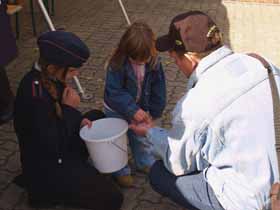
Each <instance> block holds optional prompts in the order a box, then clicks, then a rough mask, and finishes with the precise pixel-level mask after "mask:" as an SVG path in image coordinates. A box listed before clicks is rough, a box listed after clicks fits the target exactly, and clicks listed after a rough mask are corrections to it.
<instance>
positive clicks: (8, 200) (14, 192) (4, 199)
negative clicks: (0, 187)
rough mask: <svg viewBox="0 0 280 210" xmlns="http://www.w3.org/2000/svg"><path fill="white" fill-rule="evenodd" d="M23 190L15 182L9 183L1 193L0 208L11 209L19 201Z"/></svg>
mask: <svg viewBox="0 0 280 210" xmlns="http://www.w3.org/2000/svg"><path fill="white" fill-rule="evenodd" d="M23 192H24V191H23V190H22V189H21V188H19V187H17V186H16V185H15V184H11V185H10V186H9V188H8V189H6V190H5V191H4V192H3V193H1V197H0V208H2V209H5V210H12V209H13V208H14V207H15V206H16V205H17V203H18V202H19V201H20V198H21V195H22V193H23Z"/></svg>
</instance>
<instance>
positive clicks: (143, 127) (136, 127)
mask: <svg viewBox="0 0 280 210" xmlns="http://www.w3.org/2000/svg"><path fill="white" fill-rule="evenodd" d="M152 127H154V125H153V122H152V121H149V122H142V123H137V122H135V121H132V122H131V124H130V125H129V128H130V129H132V130H133V131H134V132H135V133H136V134H137V135H139V136H145V135H146V134H147V132H148V130H149V129H150V128H152Z"/></svg>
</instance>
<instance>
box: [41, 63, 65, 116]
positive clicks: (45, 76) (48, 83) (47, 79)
mask: <svg viewBox="0 0 280 210" xmlns="http://www.w3.org/2000/svg"><path fill="white" fill-rule="evenodd" d="M39 64H40V66H41V68H42V74H41V80H42V86H43V87H44V88H45V89H46V90H47V91H48V93H49V94H50V96H51V98H52V99H53V101H54V112H55V116H57V117H58V118H59V119H62V117H63V114H62V108H61V105H60V101H59V100H60V99H59V93H58V90H57V87H56V83H55V81H53V79H51V78H52V76H53V75H50V73H49V72H48V70H47V67H48V65H49V63H48V62H46V61H45V60H44V59H43V58H40V59H39ZM66 73H67V70H66V68H65V70H64V72H63V78H62V80H60V81H61V82H62V83H63V84H64V85H65V76H66Z"/></svg>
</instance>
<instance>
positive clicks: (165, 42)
mask: <svg viewBox="0 0 280 210" xmlns="http://www.w3.org/2000/svg"><path fill="white" fill-rule="evenodd" d="M173 47H174V46H173V44H172V42H171V41H170V39H169V36H168V34H167V35H164V36H161V37H159V38H157V40H156V48H157V50H158V51H159V52H165V51H168V50H171V49H172V48H173Z"/></svg>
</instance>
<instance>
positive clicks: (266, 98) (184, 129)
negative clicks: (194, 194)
mask: <svg viewBox="0 0 280 210" xmlns="http://www.w3.org/2000/svg"><path fill="white" fill-rule="evenodd" d="M271 67H272V69H273V73H274V77H275V79H276V82H277V86H278V89H279V87H280V77H279V74H280V71H279V69H277V68H276V67H275V66H273V65H271ZM194 84H195V86H194ZM193 86H194V87H193ZM188 88H189V89H188V90H187V93H186V94H185V96H183V98H182V99H181V100H180V101H179V102H178V103H177V105H176V107H175V109H174V111H173V120H172V128H171V129H170V130H165V129H162V128H152V129H149V131H148V134H147V136H148V140H149V142H150V143H151V144H152V145H153V147H154V151H155V152H156V153H157V154H158V155H160V156H161V157H162V159H163V160H164V163H165V166H166V168H167V169H168V170H169V171H170V172H171V173H173V174H175V175H184V174H189V173H191V172H193V171H202V172H203V173H204V178H205V180H206V181H207V182H208V183H209V184H210V186H211V187H212V188H213V190H214V192H215V195H216V197H217V199H218V200H219V202H220V203H221V205H222V206H223V207H224V209H226V210H260V209H267V208H268V207H269V203H270V199H269V191H270V188H271V185H272V184H273V183H274V182H277V181H278V180H279V172H278V165H277V155H276V150H275V134H274V121H273V106H272V96H271V90H270V85H269V80H268V73H267V70H266V69H265V68H264V67H263V66H262V64H261V63H260V62H259V61H258V60H256V59H254V58H252V57H249V56H247V55H244V54H237V53H233V52H232V51H231V50H230V49H228V48H227V47H221V48H219V49H217V50H216V51H214V52H213V53H211V54H210V55H208V56H206V57H205V58H203V59H202V60H201V62H200V63H199V64H198V66H197V68H196V70H195V71H194V72H193V74H192V75H191V77H190V80H189V82H188Z"/></svg>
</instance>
